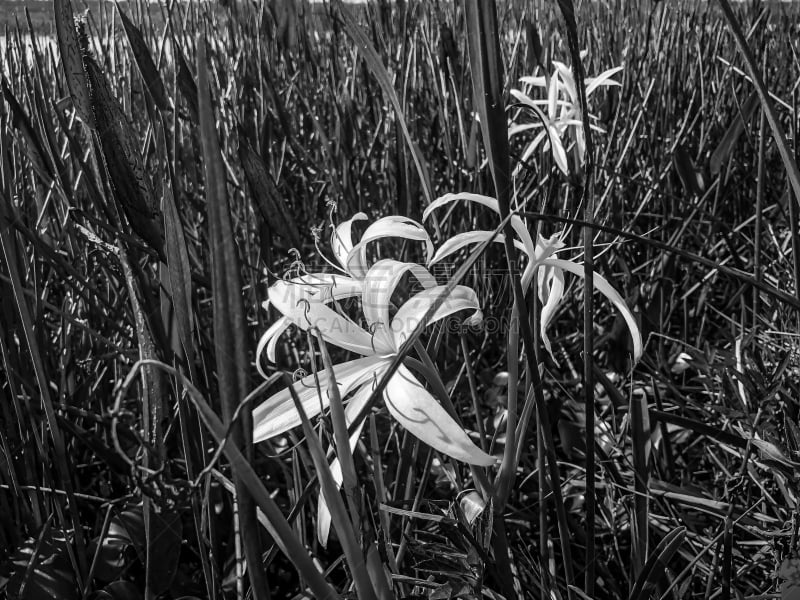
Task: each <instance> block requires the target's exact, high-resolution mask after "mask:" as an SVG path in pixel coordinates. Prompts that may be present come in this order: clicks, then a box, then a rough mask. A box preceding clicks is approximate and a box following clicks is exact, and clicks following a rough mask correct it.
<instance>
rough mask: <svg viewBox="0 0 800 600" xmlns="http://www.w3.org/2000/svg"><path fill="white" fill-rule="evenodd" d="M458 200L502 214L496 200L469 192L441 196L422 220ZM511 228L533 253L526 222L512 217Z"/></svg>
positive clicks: (424, 214)
mask: <svg viewBox="0 0 800 600" xmlns="http://www.w3.org/2000/svg"><path fill="white" fill-rule="evenodd" d="M537 110H538V109H537ZM539 112H541V111H539ZM458 200H464V201H466V202H475V203H477V204H480V205H482V206H485V207H486V208H488V209H489V210H493V211H494V212H495V213H497V214H498V215H499V214H500V205H499V204H498V203H497V200H496V199H494V198H491V197H490V196H483V195H481V194H471V193H468V192H461V193H458V194H445V195H444V196H440V197H439V198H437V199H436V200H434V201H433V202H431V203H430V204H429V205H428V207H427V208H426V209H425V211H424V212H423V213H422V220H423V221H425V220H426V219H427V218H428V217H429V216H430V214H431V213H432V212H433V211H434V210H436V209H437V208H441V207H442V206H445V205H447V204H449V203H451V202H456V201H458ZM511 227H512V228H513V229H514V232H515V233H516V234H517V235H518V236H519V239H520V240H521V241H522V243H523V244H524V245H525V247H526V248H530V249H531V252H533V248H534V245H533V238H531V234H530V232H529V231H528V228H527V227H526V226H525V222H524V221H523V220H522V219H520V218H519V217H518V216H517V215H512V217H511Z"/></svg>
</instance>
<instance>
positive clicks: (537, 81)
mask: <svg viewBox="0 0 800 600" xmlns="http://www.w3.org/2000/svg"><path fill="white" fill-rule="evenodd" d="M519 80H520V81H521V82H522V83H526V84H528V85H535V86H538V87H547V79H546V78H545V76H544V75H540V76H538V77H530V76H528V75H526V76H524V77H520V78H519Z"/></svg>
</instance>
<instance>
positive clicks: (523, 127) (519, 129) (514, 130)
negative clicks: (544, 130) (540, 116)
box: [508, 121, 542, 139]
mask: <svg viewBox="0 0 800 600" xmlns="http://www.w3.org/2000/svg"><path fill="white" fill-rule="evenodd" d="M541 126H542V124H541V123H540V122H539V121H534V122H533V123H522V124H520V125H509V127H508V138H509V139H511V138H512V137H514V136H515V135H517V134H519V133H524V132H526V131H530V130H531V129H538V128H539V127H541Z"/></svg>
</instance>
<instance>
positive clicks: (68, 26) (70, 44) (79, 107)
mask: <svg viewBox="0 0 800 600" xmlns="http://www.w3.org/2000/svg"><path fill="white" fill-rule="evenodd" d="M53 11H54V20H55V24H56V40H57V41H58V49H59V53H60V54H61V63H62V65H63V67H64V74H65V75H66V78H67V87H68V88H69V92H70V94H71V95H72V103H73V105H74V106H75V111H76V112H77V113H78V116H79V117H80V119H81V121H83V122H84V123H85V124H86V125H87V126H88V127H90V128H92V129H93V128H94V112H93V111H92V102H91V100H90V98H89V87H88V85H87V78H86V71H84V65H83V62H82V60H81V49H80V45H79V44H78V34H77V32H76V31H75V15H74V14H73V12H72V3H71V2H70V0H53Z"/></svg>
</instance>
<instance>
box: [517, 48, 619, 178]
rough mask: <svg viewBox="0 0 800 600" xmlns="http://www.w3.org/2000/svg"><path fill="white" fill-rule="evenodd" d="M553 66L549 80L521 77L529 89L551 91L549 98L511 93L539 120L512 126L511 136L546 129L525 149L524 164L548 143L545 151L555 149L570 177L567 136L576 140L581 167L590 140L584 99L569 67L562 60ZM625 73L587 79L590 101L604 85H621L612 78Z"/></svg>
mask: <svg viewBox="0 0 800 600" xmlns="http://www.w3.org/2000/svg"><path fill="white" fill-rule="evenodd" d="M553 65H554V67H555V70H554V71H553V74H552V75H550V76H549V77H544V76H539V77H521V78H520V81H521V82H522V83H524V84H526V85H528V86H534V87H542V88H544V89H545V90H546V91H547V99H538V100H535V99H533V98H531V97H530V96H529V95H528V94H527V93H525V92H523V91H520V90H517V89H512V90H511V95H512V96H514V98H516V99H517V101H518V102H520V103H522V104H524V105H525V106H527V107H528V108H530V109H532V110H533V111H534V112H536V114H537V116H538V117H539V120H538V121H535V122H533V123H525V124H512V126H511V127H509V130H508V135H509V138H510V137H512V136H514V135H517V134H519V133H522V132H524V131H529V130H531V129H537V128H540V127H543V131H541V132H540V133H538V134H537V135H536V137H534V139H533V141H531V143H530V144H528V146H527V147H526V148H525V151H524V152H523V154H522V159H521V161H520V163H524V162H525V161H526V160H528V159H529V158H530V157H531V155H532V154H533V153H534V152H535V151H536V148H538V147H539V145H541V144H542V143H543V142H544V149H545V150H547V149H548V148H551V149H552V154H553V160H554V161H555V163H556V165H557V166H558V168H559V169H560V170H561V171H562V172H563V173H564V174H565V175H569V165H568V162H567V152H566V150H565V148H564V138H565V136H566V135H567V134H569V135H570V137H572V138H573V139H574V140H575V144H576V145H577V149H578V159H579V161H580V164H583V163H584V162H585V156H586V140H585V138H584V136H583V129H582V128H583V120H582V119H581V109H580V98H579V97H578V89H577V86H576V84H575V80H574V78H573V77H572V71H571V70H570V69H569V67H567V66H566V65H565V64H564V63H561V62H558V61H553ZM621 70H622V67H615V68H613V69H608V70H607V71H604V72H603V73H601V74H600V75H599V76H597V77H588V78H587V79H586V80H585V84H586V99H587V100H588V99H589V97H590V96H591V95H592V93H593V92H594V91H595V90H597V89H598V88H600V87H601V86H608V85H620V83H619V82H618V81H615V80H613V79H612V77H613V76H614V75H616V74H617V73H619V72H620V71H621ZM542 106H544V107H546V110H547V112H546V113H545V112H544V111H543V110H542V108H540V107H542ZM589 118H590V119H594V120H596V119H597V117H595V116H594V115H589ZM590 127H591V128H592V129H594V130H596V131H599V132H603V129H602V128H601V127H598V126H597V125H594V124H590ZM519 168H520V167H517V169H519Z"/></svg>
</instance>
